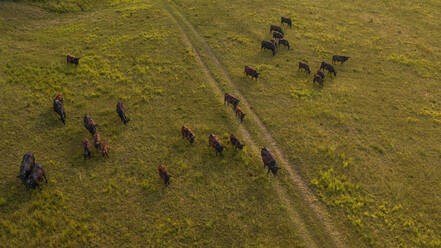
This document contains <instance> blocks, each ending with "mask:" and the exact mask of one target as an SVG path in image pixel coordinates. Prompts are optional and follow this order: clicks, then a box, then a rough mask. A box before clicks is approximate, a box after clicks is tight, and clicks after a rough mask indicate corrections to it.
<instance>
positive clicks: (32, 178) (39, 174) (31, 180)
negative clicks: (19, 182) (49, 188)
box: [26, 163, 47, 190]
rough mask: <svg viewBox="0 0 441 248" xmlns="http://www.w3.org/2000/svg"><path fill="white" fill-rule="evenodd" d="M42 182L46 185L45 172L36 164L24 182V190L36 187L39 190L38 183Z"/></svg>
mask: <svg viewBox="0 0 441 248" xmlns="http://www.w3.org/2000/svg"><path fill="white" fill-rule="evenodd" d="M43 178H44V180H45V181H46V183H47V178H46V172H45V171H44V169H43V166H42V165H41V164H39V163H36V164H35V166H34V167H32V171H31V174H30V175H29V177H28V178H27V180H26V189H29V188H32V189H35V187H38V188H39V189H40V190H41V187H40V183H41V182H42V181H43Z"/></svg>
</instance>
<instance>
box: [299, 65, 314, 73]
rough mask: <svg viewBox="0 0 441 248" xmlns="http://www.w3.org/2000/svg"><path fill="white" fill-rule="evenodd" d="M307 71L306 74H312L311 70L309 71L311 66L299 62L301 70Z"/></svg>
mask: <svg viewBox="0 0 441 248" xmlns="http://www.w3.org/2000/svg"><path fill="white" fill-rule="evenodd" d="M301 69H303V70H305V73H308V74H311V70H310V69H309V66H308V65H307V64H305V63H302V62H299V70H301Z"/></svg>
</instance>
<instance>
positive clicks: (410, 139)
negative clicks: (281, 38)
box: [174, 0, 441, 247]
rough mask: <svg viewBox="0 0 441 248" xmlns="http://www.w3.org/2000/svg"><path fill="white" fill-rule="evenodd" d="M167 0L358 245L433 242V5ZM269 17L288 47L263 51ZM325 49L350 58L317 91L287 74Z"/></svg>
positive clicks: (315, 60) (325, 54)
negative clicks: (286, 21)
mask: <svg viewBox="0 0 441 248" xmlns="http://www.w3.org/2000/svg"><path fill="white" fill-rule="evenodd" d="M174 4H175V5H176V6H178V9H180V10H181V12H183V13H184V14H185V16H186V18H187V19H188V20H189V21H190V22H191V23H192V24H193V25H194V26H195V27H196V29H197V30H198V32H199V33H200V34H201V36H202V37H204V38H205V40H206V41H207V42H208V44H209V45H210V47H211V48H212V49H213V51H214V53H215V55H216V56H217V57H218V58H219V59H220V61H221V63H222V66H223V67H224V68H226V69H227V70H228V72H229V74H230V75H231V77H232V80H233V81H234V83H235V84H236V85H237V86H238V87H239V90H240V91H241V92H242V94H243V95H244V96H245V97H246V98H247V99H248V101H249V102H250V104H251V105H252V106H253V109H254V110H255V111H256V113H257V114H258V115H259V116H260V117H261V119H262V120H263V122H264V123H265V125H266V126H267V127H269V129H270V130H271V133H272V134H273V136H274V137H275V138H276V140H277V141H278V142H280V144H282V147H283V148H284V149H285V153H286V154H288V156H289V159H290V160H291V161H292V163H294V164H295V165H296V169H298V170H299V171H300V172H301V174H302V175H303V176H304V177H305V178H306V179H307V180H308V181H309V182H310V185H311V187H313V188H314V190H315V192H316V194H317V195H318V196H319V197H320V199H321V201H322V202H324V203H325V204H326V205H327V206H328V207H329V208H330V210H331V212H332V214H333V215H334V216H335V217H336V219H342V220H344V222H345V223H346V225H347V226H349V227H350V228H351V229H353V230H354V232H355V235H357V236H359V237H360V239H361V240H362V241H363V243H364V244H366V245H368V246H374V247H440V246H441V243H440V242H441V240H440V238H439V237H441V225H440V223H441V219H440V215H439V213H440V212H441V209H440V206H441V205H440V201H441V197H440V193H439V192H441V184H440V179H441V173H440V171H439V165H440V158H441V150H440V145H439V144H440V143H439V140H440V130H441V126H440V119H439V111H440V110H441V109H440V104H439V99H440V92H439V91H437V90H436V89H437V88H438V86H439V82H440V79H441V74H440V71H441V70H440V69H441V63H440V58H441V50H440V47H439V42H438V41H439V39H440V38H441V32H439V31H437V30H438V29H437V26H439V24H440V21H439V19H438V18H437V16H438V14H439V12H440V5H439V3H438V2H436V1H426V2H425V3H420V4H417V3H413V2H411V1H409V2H406V3H403V2H402V1H388V2H381V1H370V2H366V1H356V3H354V2H353V1H337V2H329V1H314V2H311V1H295V2H293V1H277V2H271V1H253V2H252V3H250V2H243V1H234V2H230V1H228V2H227V1H216V2H214V3H213V2H210V3H208V2H206V1H196V0H187V1H174ZM280 16H287V17H291V18H292V19H293V23H294V25H293V28H292V29H289V28H285V31H286V39H287V40H289V41H290V42H291V44H292V46H293V49H292V50H291V51H287V50H286V49H285V48H280V50H279V53H278V54H277V55H276V56H275V57H272V56H271V53H270V52H261V51H260V49H259V44H260V41H261V40H262V39H270V37H271V36H270V33H269V25H270V24H279V23H280ZM334 54H340V55H347V56H350V57H351V59H350V60H349V61H348V62H347V63H345V64H343V65H337V66H336V70H337V77H336V78H334V79H329V78H327V79H326V82H325V86H324V88H323V89H320V88H318V87H314V86H313V85H312V76H309V77H308V76H305V74H304V73H301V72H298V71H297V64H298V62H299V61H303V62H307V63H308V64H309V65H310V66H312V70H313V72H315V71H316V70H317V69H318V67H319V65H320V62H321V61H327V62H331V61H330V60H331V57H332V55H334ZM244 65H251V66H253V67H255V68H256V69H257V70H258V71H259V72H260V73H261V77H260V78H259V80H258V81H257V82H256V81H252V80H251V79H247V78H245V77H244V75H243V66H244Z"/></svg>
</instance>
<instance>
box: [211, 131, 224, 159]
mask: <svg viewBox="0 0 441 248" xmlns="http://www.w3.org/2000/svg"><path fill="white" fill-rule="evenodd" d="M208 144H209V146H211V147H213V148H214V150H216V156H217V154H218V153H220V155H221V156H223V155H222V151H223V150H224V147H223V146H222V145H221V144H220V143H219V138H218V137H216V135H214V134H210V136H209V137H208Z"/></svg>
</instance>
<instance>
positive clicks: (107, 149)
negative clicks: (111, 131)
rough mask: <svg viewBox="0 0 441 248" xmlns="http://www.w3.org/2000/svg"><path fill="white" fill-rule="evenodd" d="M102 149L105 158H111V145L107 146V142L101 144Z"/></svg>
mask: <svg viewBox="0 0 441 248" xmlns="http://www.w3.org/2000/svg"><path fill="white" fill-rule="evenodd" d="M100 148H101V154H102V155H103V157H109V145H108V144H107V142H106V141H103V142H101V144H100Z"/></svg>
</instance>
